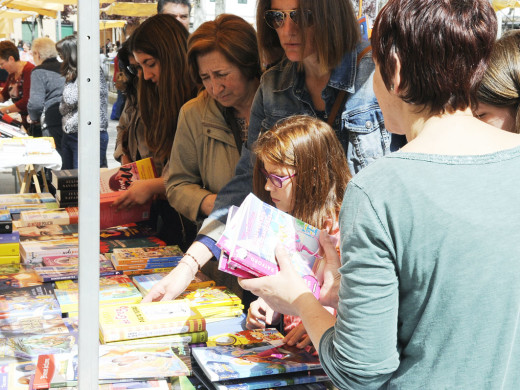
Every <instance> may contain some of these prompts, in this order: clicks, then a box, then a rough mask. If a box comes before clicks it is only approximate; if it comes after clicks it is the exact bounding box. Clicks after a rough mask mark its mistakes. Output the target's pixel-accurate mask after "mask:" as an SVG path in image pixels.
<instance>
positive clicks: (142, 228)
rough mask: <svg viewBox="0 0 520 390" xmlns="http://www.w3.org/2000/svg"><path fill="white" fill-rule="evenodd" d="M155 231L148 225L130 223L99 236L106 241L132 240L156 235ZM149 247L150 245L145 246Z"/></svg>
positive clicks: (103, 232) (102, 232) (106, 230)
mask: <svg viewBox="0 0 520 390" xmlns="http://www.w3.org/2000/svg"><path fill="white" fill-rule="evenodd" d="M155 233H156V232H155V231H154V230H153V229H152V228H151V227H150V226H147V225H143V224H141V225H138V224H136V223H129V224H126V225H122V226H114V227H112V228H108V229H105V230H102V231H101V232H100V234H99V238H100V239H101V240H103V241H105V240H126V239H131V238H143V237H150V236H153V235H155ZM165 245H166V244H165ZM144 246H148V245H144ZM149 246H153V245H149Z"/></svg>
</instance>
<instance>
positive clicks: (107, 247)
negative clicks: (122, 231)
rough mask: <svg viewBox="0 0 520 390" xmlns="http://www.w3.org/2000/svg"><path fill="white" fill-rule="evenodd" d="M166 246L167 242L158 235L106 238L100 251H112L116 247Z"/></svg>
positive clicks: (101, 244)
mask: <svg viewBox="0 0 520 390" xmlns="http://www.w3.org/2000/svg"><path fill="white" fill-rule="evenodd" d="M156 246H166V243H165V242H164V241H163V240H161V239H160V238H158V237H154V236H149V237H135V238H132V237H128V238H125V239H104V240H101V242H100V253H111V252H113V251H114V249H116V248H144V247H156Z"/></svg>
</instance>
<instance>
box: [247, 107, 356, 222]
mask: <svg viewBox="0 0 520 390" xmlns="http://www.w3.org/2000/svg"><path fill="white" fill-rule="evenodd" d="M253 151H254V153H255V155H256V164H255V168H254V172H253V192H254V193H255V194H256V195H257V196H258V197H259V198H260V199H262V200H263V201H264V202H266V203H269V204H271V205H273V202H272V201H271V197H270V195H269V192H268V191H266V189H265V177H264V175H263V174H262V172H261V169H262V168H263V167H264V163H265V162H268V163H270V164H273V165H281V166H287V167H291V168H293V169H294V170H295V171H296V173H297V175H296V176H294V177H292V178H291V179H289V180H291V181H292V183H293V199H292V200H293V202H292V204H293V205H294V208H293V211H292V212H291V215H293V216H294V217H295V218H298V219H300V220H302V221H304V222H307V223H309V224H311V225H313V226H315V227H317V228H319V229H323V228H324V227H325V222H326V221H327V220H330V219H332V220H334V221H335V220H336V217H337V215H338V213H339V210H340V208H341V202H342V200H343V194H344V193H345V189H346V187H347V183H348V181H349V180H350V178H351V177H352V176H351V174H350V171H349V169H348V165H347V159H346V157H345V152H344V150H343V147H342V146H341V144H340V142H339V140H338V138H337V137H336V134H335V133H334V130H332V128H331V127H330V126H329V125H328V124H326V123H325V122H322V121H320V120H318V119H315V118H312V117H309V116H303V115H297V116H293V117H290V118H288V119H285V120H283V121H280V122H278V123H277V124H276V125H275V126H274V127H273V128H272V129H271V130H269V131H266V132H265V133H263V134H262V135H260V137H259V138H258V140H257V142H256V143H255V144H254V146H253Z"/></svg>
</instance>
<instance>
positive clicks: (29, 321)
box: [0, 311, 69, 337]
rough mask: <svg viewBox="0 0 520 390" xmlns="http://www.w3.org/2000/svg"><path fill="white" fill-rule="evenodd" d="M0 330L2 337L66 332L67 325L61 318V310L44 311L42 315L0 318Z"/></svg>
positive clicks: (67, 331)
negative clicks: (53, 311)
mask: <svg viewBox="0 0 520 390" xmlns="http://www.w3.org/2000/svg"><path fill="white" fill-rule="evenodd" d="M0 332H1V335H2V337H21V336H26V335H29V334H68V333H69V327H68V326H67V324H66V322H65V321H64V319H63V318H61V311H60V312H55V313H49V312H46V313H44V314H43V315H38V312H37V311H36V312H35V315H34V316H32V317H30V316H27V315H26V316H21V317H9V318H4V319H2V320H0Z"/></svg>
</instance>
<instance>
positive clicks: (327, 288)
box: [320, 230, 341, 309]
mask: <svg viewBox="0 0 520 390" xmlns="http://www.w3.org/2000/svg"><path fill="white" fill-rule="evenodd" d="M320 245H321V247H322V249H323V252H324V255H323V260H324V262H325V266H324V268H323V283H322V286H321V290H320V303H321V304H322V305H323V306H330V307H333V308H334V309H337V308H338V300H339V282H340V279H341V274H340V273H339V267H341V261H340V258H339V255H338V252H337V251H336V246H335V244H334V242H333V240H332V238H331V236H330V235H329V234H327V232H326V231H325V230H322V231H321V233H320Z"/></svg>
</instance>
